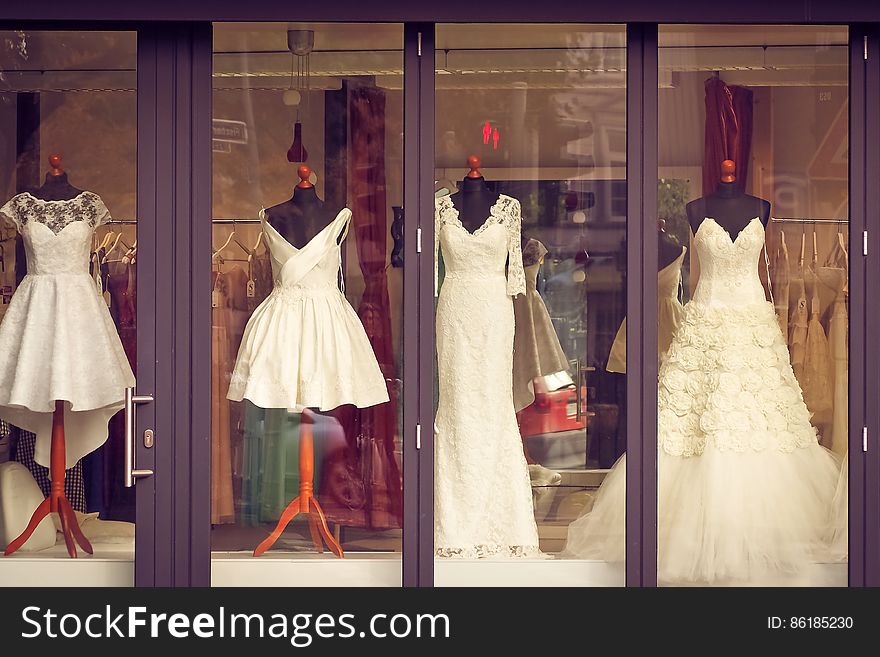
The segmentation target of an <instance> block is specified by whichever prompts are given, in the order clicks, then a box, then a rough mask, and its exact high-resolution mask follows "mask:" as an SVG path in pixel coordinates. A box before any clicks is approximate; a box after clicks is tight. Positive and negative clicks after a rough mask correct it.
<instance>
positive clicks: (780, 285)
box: [770, 229, 791, 335]
mask: <svg viewBox="0 0 880 657" xmlns="http://www.w3.org/2000/svg"><path fill="white" fill-rule="evenodd" d="M789 267H790V265H789V261H788V247H787V246H786V244H785V232H784V231H783V230H781V229H780V231H779V244H778V245H777V246H776V254H775V256H774V258H773V267H772V269H771V272H770V273H771V276H770V289H772V290H773V292H774V294H773V305H774V306H775V308H776V319H777V320H779V328H780V330H781V331H782V335H788V303H789V297H790V294H789V290H790V288H791V272H790V271H789Z"/></svg>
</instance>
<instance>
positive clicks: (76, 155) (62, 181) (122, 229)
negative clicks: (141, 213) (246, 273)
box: [0, 30, 137, 584]
mask: <svg viewBox="0 0 880 657" xmlns="http://www.w3.org/2000/svg"><path fill="white" fill-rule="evenodd" d="M136 60H137V38H136V35H135V34H134V33H130V32H67V31H58V32H50V31H20V30H16V31H0V125H2V130H0V132H2V134H3V136H4V138H3V139H2V140H0V190H2V192H0V206H2V207H0V219H2V221H0V296H2V300H0V320H2V321H0V417H2V421H0V498H3V499H4V504H2V505H0V514H2V517H0V528H2V533H0V543H2V545H3V547H6V545H7V544H9V543H10V542H11V541H13V539H15V538H16V537H17V536H19V535H21V538H22V539H24V538H25V537H26V534H22V532H23V531H24V530H25V527H26V525H27V523H28V521H29V520H30V518H31V514H32V513H33V512H34V510H35V509H36V508H37V506H38V505H39V504H40V503H41V502H42V501H43V498H44V497H51V498H52V500H53V501H52V509H53V510H54V509H56V508H57V509H58V510H59V511H60V512H61V515H63V516H64V517H65V524H66V526H67V527H68V528H69V529H73V528H79V531H81V534H80V535H79V536H77V534H78V532H77V531H73V532H72V533H73V536H72V537H71V536H70V535H69V534H68V533H67V532H65V531H63V530H64V527H62V525H61V522H60V520H59V515H58V514H55V513H53V514H50V515H49V517H48V518H47V519H46V520H44V521H43V522H42V523H41V524H40V525H39V526H38V527H37V529H36V530H35V531H34V533H33V534H32V535H31V537H30V540H28V541H27V542H26V543H24V545H22V544H21V541H18V542H16V543H15V544H14V546H13V547H15V548H16V549H19V548H20V549H21V551H22V552H24V553H27V552H35V553H36V554H38V555H39V556H40V557H46V558H52V557H57V556H66V555H67V554H69V553H70V554H71V556H73V554H72V553H73V551H74V550H75V549H76V548H75V547H74V541H73V539H76V543H78V544H79V546H80V548H82V549H84V550H86V551H88V552H92V551H94V552H95V553H97V554H99V555H102V556H105V555H106V554H107V552H106V551H107V544H108V543H112V544H113V545H112V549H113V551H114V552H115V554H114V555H113V557H112V559H111V560H115V559H117V558H120V557H121V560H123V561H131V560H133V555H134V524H133V521H134V511H135V509H134V500H135V498H134V489H132V488H125V487H124V480H123V477H124V470H125V461H124V432H123V418H122V416H121V414H117V413H118V411H119V410H120V409H121V408H122V405H123V398H124V391H125V388H126V387H131V386H134V373H133V370H134V368H135V366H136V361H137V354H136V351H137V342H136V288H135V285H136V262H137V259H136V244H137V242H136V237H137V235H136V220H135V209H136V197H135V195H136V180H137V175H136V168H135V165H134V162H135V161H136V117H137V101H136V73H135V67H136ZM53 421H54V422H56V423H57V426H58V427H60V428H61V429H62V430H63V434H61V435H62V437H61V440H60V441H57V442H56V441H55V440H54V439H53ZM58 447H60V449H57V448H58ZM50 479H51V480H52V481H54V482H59V481H60V480H62V479H63V486H62V487H61V489H63V497H61V494H60V490H59V491H52V490H51V482H50ZM12 500H15V503H11V501H12ZM56 529H58V530H59V533H57V534H56ZM64 536H66V537H67V538H71V542H70V543H69V544H68V545H67V546H65V540H64V538H63V537H64ZM22 572H24V573H25V575H21V574H20V573H17V572H16V573H14V574H13V573H6V574H4V576H3V579H4V581H9V580H8V579H6V578H7V577H13V578H14V577H16V576H18V577H22V576H24V577H26V576H28V575H27V569H24V570H23V571H22ZM20 584H27V582H20Z"/></svg>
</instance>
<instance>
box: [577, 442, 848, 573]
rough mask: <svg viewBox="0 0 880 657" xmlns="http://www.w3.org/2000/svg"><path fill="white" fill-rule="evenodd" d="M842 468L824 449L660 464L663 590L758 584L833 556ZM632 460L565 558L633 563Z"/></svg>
mask: <svg viewBox="0 0 880 657" xmlns="http://www.w3.org/2000/svg"><path fill="white" fill-rule="evenodd" d="M838 473H839V466H838V463H837V461H836V459H835V458H834V457H833V456H832V454H831V452H829V451H828V450H826V449H825V448H824V447H821V446H820V445H818V444H817V445H815V446H811V447H806V448H802V449H798V450H796V451H794V452H791V453H787V454H786V453H783V452H779V451H775V450H774V451H765V452H755V451H746V452H731V451H724V452H722V451H719V450H718V449H716V448H715V446H714V445H712V444H711V443H710V444H708V445H707V446H706V449H705V451H704V452H703V454H702V455H700V456H694V457H680V456H671V455H669V454H666V453H665V452H663V451H662V450H661V451H660V453H659V455H658V537H657V540H658V563H657V567H658V577H659V580H660V581H661V582H662V583H676V582H720V581H732V582H737V581H738V582H741V583H747V582H754V583H760V582H761V581H762V580H764V579H765V578H770V577H775V576H777V575H779V574H795V573H798V572H800V571H802V569H803V568H805V567H806V566H808V565H809V564H810V563H812V562H814V561H817V560H824V559H825V558H826V555H827V548H826V543H825V540H824V539H825V531H826V527H827V526H828V517H829V512H830V496H829V494H828V491H830V490H831V491H833V490H834V488H835V485H836V484H837V480H838ZM625 489H626V456H623V457H621V459H620V460H619V461H618V462H617V463H616V464H615V465H614V467H613V468H612V470H611V472H609V473H608V475H607V477H606V479H605V482H604V483H603V484H602V487H601V489H600V491H599V493H598V495H597V498H596V501H595V503H594V504H593V508H592V510H591V511H589V512H588V513H586V514H585V515H583V516H581V517H580V518H578V519H577V520H575V521H574V522H573V523H572V524H571V526H570V527H569V530H568V542H567V544H566V547H565V552H564V553H563V556H566V557H575V558H582V559H599V560H603V561H623V560H624V555H625V543H624V537H625V532H624V523H625V518H626V516H625V495H626V490H625Z"/></svg>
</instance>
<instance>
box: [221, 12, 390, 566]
mask: <svg viewBox="0 0 880 657" xmlns="http://www.w3.org/2000/svg"><path fill="white" fill-rule="evenodd" d="M402 60H403V58H402V28H401V27H400V26H399V25H397V26H395V25H371V26H355V25H347V24H303V25H299V24H297V25H293V24H291V25H288V24H251V23H248V24H218V25H216V26H215V30H214V77H213V79H214V104H213V108H214V142H213V143H214V158H213V160H214V174H213V175H214V184H213V192H214V202H213V214H214V222H213V249H212V250H213V252H214V258H213V267H212V269H213V271H212V274H211V275H212V306H213V325H212V354H213V363H212V390H213V391H212V414H213V422H212V440H211V444H212V473H211V501H212V514H211V515H212V517H211V522H212V527H213V530H212V548H213V550H214V551H215V553H218V552H236V551H246V552H254V554H255V555H259V554H261V553H262V552H263V551H265V550H267V549H272V550H274V551H278V552H280V551H287V552H302V553H313V552H315V551H320V550H329V551H330V552H332V553H335V554H336V555H338V556H341V555H342V554H343V553H344V552H348V551H364V552H394V551H399V550H400V536H401V533H400V529H401V527H402V522H403V518H402V481H401V462H400V457H401V448H400V419H401V409H400V403H399V397H400V394H401V392H402V388H401V386H402V381H401V372H402V362H401V356H402V353H401V351H402V350H401V346H402V330H401V329H402V325H403V312H402V306H401V299H402V294H401V293H402V283H403V268H402V267H400V266H392V251H393V249H394V246H395V240H394V237H393V235H392V220H393V218H394V213H393V211H392V206H395V205H399V203H400V201H401V199H402V195H403V190H402V185H401V181H402V170H401V162H402V150H403V141H402V114H403V112H402V110H403V106H402V100H403V98H402V73H403V71H402V65H403V61H402ZM400 264H402V263H400V262H398V265H400ZM291 516H293V521H292V522H289V521H290V519H291ZM288 523H289V524H288ZM273 530H275V531H274V533H272V534H271V535H270V536H268V537H267V534H269V533H270V532H272V531H273Z"/></svg>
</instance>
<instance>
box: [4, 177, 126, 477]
mask: <svg viewBox="0 0 880 657" xmlns="http://www.w3.org/2000/svg"><path fill="white" fill-rule="evenodd" d="M0 216H3V217H6V218H7V219H9V220H11V221H12V222H14V223H15V225H16V227H17V228H18V230H19V232H20V233H21V236H22V239H23V241H24V248H25V253H26V254H27V265H28V266H27V275H26V276H25V277H24V278H23V279H22V281H21V284H20V285H19V286H18V288H17V289H16V291H15V294H14V295H13V297H12V301H11V302H10V304H9V308H8V309H7V310H6V314H5V315H4V316H3V323H2V324H0V417H2V418H3V419H4V420H7V421H9V422H10V423H12V424H14V425H16V426H18V427H21V428H22V429H26V430H28V431H31V432H33V433H35V434H36V435H37V439H36V445H35V453H34V460H35V461H36V462H37V463H39V464H40V465H44V466H46V467H48V466H49V461H50V458H49V456H50V454H49V452H50V446H51V441H52V414H53V412H54V410H55V401H56V400H59V401H60V400H63V401H64V402H65V404H64V428H65V447H66V461H67V462H66V464H65V465H66V467H67V468H71V467H73V466H74V465H75V464H76V462H77V461H78V460H79V459H81V458H82V457H83V456H85V455H86V454H88V453H89V452H91V451H93V450H95V449H97V448H98V447H100V446H101V445H102V444H103V443H104V442H105V441H106V440H107V422H108V421H109V420H110V418H111V417H112V416H113V415H114V414H116V413H117V412H118V411H119V410H120V409H121V408H122V405H123V398H124V394H125V388H126V387H131V386H134V374H133V373H132V371H131V366H130V365H129V364H128V359H127V358H126V356H125V351H124V350H123V348H122V342H121V341H120V340H119V334H118V333H117V331H116V326H115V325H114V324H113V319H112V318H111V317H110V312H109V310H108V309H107V304H106V303H104V300H103V299H101V297H100V296H99V295H98V290H97V288H96V287H95V281H94V280H93V279H92V277H91V275H90V274H89V254H90V252H91V248H90V247H91V241H92V236H93V234H94V232H95V228H97V227H98V226H99V225H100V224H102V223H104V222H105V221H107V220H108V219H109V218H110V213H109V212H108V211H107V208H106V206H105V205H104V203H103V201H102V200H101V198H100V197H99V196H98V195H97V194H94V193H92V192H81V193H80V194H78V195H77V196H76V197H74V198H72V199H68V200H60V201H46V200H43V199H39V198H37V197H35V196H33V195H31V194H29V193H28V192H24V193H21V194H18V195H16V196H14V197H12V199H10V200H9V202H7V203H6V204H5V205H4V206H3V207H2V208H0Z"/></svg>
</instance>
